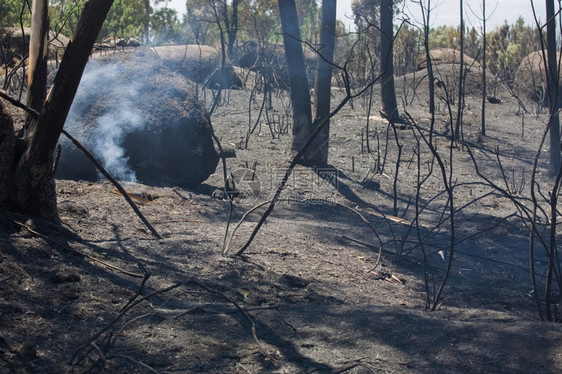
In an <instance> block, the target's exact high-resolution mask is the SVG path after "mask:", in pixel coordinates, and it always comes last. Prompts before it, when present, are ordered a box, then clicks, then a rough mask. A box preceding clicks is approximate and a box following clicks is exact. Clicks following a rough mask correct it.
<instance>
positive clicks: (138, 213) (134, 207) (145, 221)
mask: <svg viewBox="0 0 562 374" xmlns="http://www.w3.org/2000/svg"><path fill="white" fill-rule="evenodd" d="M61 132H62V133H63V134H64V135H65V136H66V137H67V138H68V139H70V141H71V142H72V143H73V144H74V145H75V146H76V147H78V149H80V150H81V151H82V152H84V154H85V155H86V156H87V157H88V158H89V159H90V161H92V163H93V164H94V165H95V166H96V168H97V169H98V170H99V171H100V172H101V173H102V174H103V176H104V177H106V178H107V180H109V181H110V182H111V183H112V184H113V185H114V186H115V188H117V190H119V192H120V193H121V195H123V197H124V198H125V200H127V202H128V203H129V205H130V206H131V208H133V210H134V211H135V213H136V214H137V216H138V217H139V218H140V219H141V221H142V222H143V223H144V225H145V226H146V227H147V228H148V229H149V230H150V232H151V233H152V235H154V236H155V237H156V238H158V239H162V236H160V234H159V233H158V231H156V229H155V228H154V227H152V225H151V224H150V222H148V220H147V219H146V218H145V217H144V215H143V214H142V213H141V211H140V210H139V207H138V206H137V204H135V202H134V201H133V199H131V197H130V196H129V194H128V193H127V191H125V189H124V188H123V187H122V186H121V184H120V183H119V182H118V181H117V180H116V179H115V178H113V177H112V176H111V174H109V173H108V172H107V170H105V168H104V167H103V166H102V165H101V164H100V163H99V161H98V160H96V158H95V157H94V155H92V154H91V153H90V152H89V151H88V150H87V149H86V148H85V147H84V146H83V145H82V144H80V142H79V141H78V140H76V139H75V138H74V137H73V136H72V135H70V134H69V133H68V132H67V131H66V130H64V129H63V130H62V131H61Z"/></svg>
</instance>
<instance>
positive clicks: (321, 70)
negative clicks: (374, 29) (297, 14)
mask: <svg viewBox="0 0 562 374" xmlns="http://www.w3.org/2000/svg"><path fill="white" fill-rule="evenodd" d="M335 34H336V0H322V21H321V30H320V50H319V55H318V62H317V65H316V86H315V90H314V93H315V95H316V100H315V105H316V110H315V112H316V115H315V120H314V121H315V123H320V122H322V121H324V120H326V121H328V123H327V124H326V125H324V127H323V128H322V131H320V132H319V133H318V135H317V136H316V139H315V141H314V143H313V144H312V146H311V152H312V154H311V155H310V159H309V161H310V164H312V165H313V166H318V167H321V166H325V165H327V164H328V144H329V137H330V123H329V119H328V116H329V115H330V99H331V85H332V70H333V64H332V60H333V58H334V46H335V38H336V35H335Z"/></svg>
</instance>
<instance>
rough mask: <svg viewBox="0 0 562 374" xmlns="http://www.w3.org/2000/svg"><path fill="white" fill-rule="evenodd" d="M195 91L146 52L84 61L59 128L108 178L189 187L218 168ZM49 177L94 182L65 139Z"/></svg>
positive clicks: (87, 165) (90, 169) (94, 176)
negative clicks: (92, 157) (62, 127)
mask: <svg viewBox="0 0 562 374" xmlns="http://www.w3.org/2000/svg"><path fill="white" fill-rule="evenodd" d="M194 92H195V90H194V89H193V87H192V86H191V85H190V84H189V83H188V81H187V80H186V79H185V77H183V76H182V75H179V74H174V73H172V72H170V71H169V70H168V69H167V68H166V67H165V66H164V65H163V64H162V61H161V60H160V58H159V57H158V55H156V53H154V52H153V51H152V50H151V49H149V48H144V47H140V48H136V49H134V50H129V51H128V52H125V53H114V54H110V55H107V56H104V57H98V58H96V59H93V60H91V61H90V62H89V63H88V65H87V66H86V71H85V74H84V76H83V78H82V82H81V83H80V88H79V90H78V93H77V96H76V98H75V100H74V103H73V106H72V109H71V112H70V114H69V117H68V119H67V121H66V124H65V129H67V130H68V131H69V132H70V133H71V134H72V135H74V136H75V137H76V138H77V139H78V140H79V141H80V142H81V143H82V144H83V145H84V146H86V148H88V149H89V150H90V151H91V152H92V153H93V154H94V155H95V156H96V158H98V159H99V160H100V161H101V162H102V164H103V165H104V167H105V168H106V169H107V170H108V171H109V172H110V173H111V174H112V175H114V176H115V177H116V178H118V179H120V180H125V181H138V182H141V183H144V184H148V185H155V186H180V187H187V188H194V187H196V186H198V185H199V184H201V183H202V182H203V181H204V180H205V179H207V178H208V177H209V176H210V175H211V174H212V173H214V171H215V168H216V166H217V163H218V158H219V157H218V153H217V152H216V150H215V148H214V144H213V139H212V128H211V123H210V118H209V116H208V113H207V112H206V110H205V108H204V107H203V105H202V104H200V103H199V102H198V100H197V98H196V97H195V96H194ZM61 146H62V152H61V156H60V161H59V164H58V167H57V173H56V177H57V178H61V179H85V180H97V179H99V176H98V173H97V172H96V170H95V169H94V167H93V166H92V164H91V162H90V161H89V160H87V159H86V157H85V156H84V155H82V153H81V152H80V151H79V150H78V149H76V148H75V147H74V146H73V145H72V144H71V143H70V142H69V141H68V140H65V139H62V140H61Z"/></svg>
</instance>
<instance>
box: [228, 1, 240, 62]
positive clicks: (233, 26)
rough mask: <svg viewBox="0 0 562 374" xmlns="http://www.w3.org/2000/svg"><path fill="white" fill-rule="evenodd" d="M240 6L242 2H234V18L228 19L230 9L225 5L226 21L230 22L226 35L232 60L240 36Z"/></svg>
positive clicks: (232, 6) (232, 5)
mask: <svg viewBox="0 0 562 374" xmlns="http://www.w3.org/2000/svg"><path fill="white" fill-rule="evenodd" d="M239 5H240V0H232V4H231V8H232V13H231V14H232V16H231V17H230V21H229V17H228V7H227V6H226V4H225V13H226V14H225V17H226V18H225V21H228V23H227V27H226V34H227V35H228V56H229V57H230V59H231V60H232V59H233V58H234V55H235V44H236V37H237V35H238V6H239Z"/></svg>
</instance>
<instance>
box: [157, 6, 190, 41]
mask: <svg viewBox="0 0 562 374" xmlns="http://www.w3.org/2000/svg"><path fill="white" fill-rule="evenodd" d="M150 25H151V26H152V28H151V34H152V37H153V43H154V44H156V45H160V44H181V43H183V39H185V38H184V37H183V34H182V29H181V25H180V23H179V21H178V14H177V12H176V11H175V10H174V9H170V8H162V9H158V10H156V11H155V12H154V14H153V15H152V18H151V21H150Z"/></svg>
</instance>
